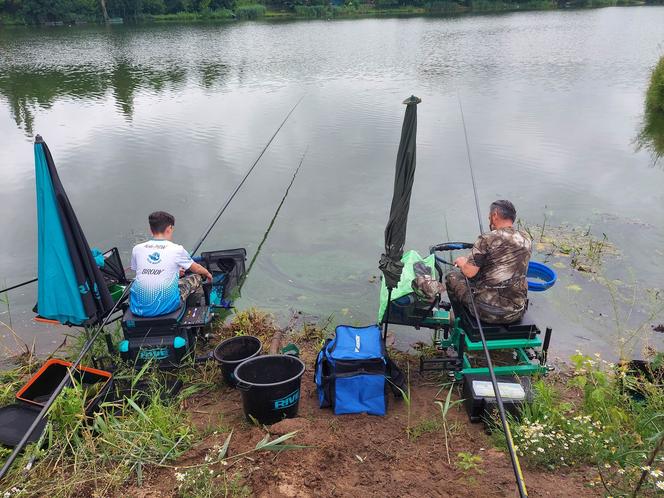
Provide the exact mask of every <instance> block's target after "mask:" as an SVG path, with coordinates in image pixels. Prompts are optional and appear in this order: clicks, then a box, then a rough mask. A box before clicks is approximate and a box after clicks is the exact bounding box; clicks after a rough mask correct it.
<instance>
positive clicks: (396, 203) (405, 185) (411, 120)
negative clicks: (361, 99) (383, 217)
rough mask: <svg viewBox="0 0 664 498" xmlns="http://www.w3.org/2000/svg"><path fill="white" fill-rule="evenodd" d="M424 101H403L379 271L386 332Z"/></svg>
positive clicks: (397, 276) (398, 272) (398, 274)
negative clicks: (384, 297) (420, 107)
mask: <svg viewBox="0 0 664 498" xmlns="http://www.w3.org/2000/svg"><path fill="white" fill-rule="evenodd" d="M420 102H422V99H420V98H419V97H415V96H414V95H412V96H410V97H409V98H407V99H406V100H404V101H403V103H404V104H406V114H405V116H404V120H403V127H402V128H401V140H400V142H399V151H398V152H397V162H396V170H395V172H394V193H393V194H392V206H391V207H390V218H389V220H388V222H387V226H386V227H385V253H383V254H382V255H381V257H380V262H379V264H378V268H380V270H381V271H382V272H383V276H384V278H385V285H386V287H387V290H388V299H387V308H386V310H387V311H386V312H385V315H386V318H385V320H384V323H385V333H386V332H387V322H388V319H389V313H390V300H391V296H392V289H394V288H395V287H396V286H397V285H398V283H399V279H400V278H401V271H402V270H403V263H402V262H401V258H402V256H403V249H404V245H405V243H406V227H407V225H408V210H409V208H410V194H411V192H412V190H413V180H414V178H415V162H416V161H415V149H416V138H417V104H419V103H420Z"/></svg>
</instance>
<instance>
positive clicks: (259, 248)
mask: <svg viewBox="0 0 664 498" xmlns="http://www.w3.org/2000/svg"><path fill="white" fill-rule="evenodd" d="M308 150H309V146H308V145H307V148H306V149H305V150H304V153H303V154H302V157H301V158H300V164H298V165H297V169H296V170H295V173H293V177H292V178H291V181H290V183H289V184H288V186H287V187H286V192H284V196H283V197H282V198H281V202H280V203H279V205H278V206H277V210H276V211H275V212H274V216H272V219H271V220H270V224H269V225H268V226H267V230H265V233H264V234H263V238H262V239H261V241H260V243H259V244H258V247H257V248H256V252H255V253H254V256H253V257H252V258H251V262H250V263H249V267H248V268H247V271H246V272H245V273H244V276H243V277H242V282H241V283H240V289H239V290H240V291H242V286H243V285H244V283H245V282H246V281H247V277H248V276H249V272H250V271H251V268H252V267H253V266H254V263H255V262H256V259H258V255H259V254H260V252H261V249H262V247H263V244H265V241H266V240H267V237H268V235H269V234H270V232H271V231H272V227H273V226H274V222H275V221H277V216H279V211H281V207H282V206H283V205H284V202H286V197H288V192H290V189H291V187H292V186H293V183H294V182H295V177H296V176H297V174H298V173H299V172H300V168H301V167H302V163H303V162H304V156H306V155H307V151H308Z"/></svg>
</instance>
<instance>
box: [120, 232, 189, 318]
mask: <svg viewBox="0 0 664 498" xmlns="http://www.w3.org/2000/svg"><path fill="white" fill-rule="evenodd" d="M193 262H194V261H193V260H192V259H191V256H189V253H188V252H187V251H186V250H185V248H184V247H182V246H181V245H178V244H174V243H173V242H170V241H168V240H148V241H147V242H144V243H142V244H138V245H137V246H134V249H133V250H132V252H131V269H132V270H134V271H135V272H136V280H135V281H134V283H133V285H132V286H131V294H130V296H131V298H130V300H129V301H130V303H129V307H130V309H131V312H132V313H133V314H134V315H139V316H159V315H165V314H167V313H171V312H173V311H175V310H176V309H178V307H179V306H180V290H179V288H178V279H179V277H180V269H182V270H188V269H189V267H190V266H191V264H192V263H193Z"/></svg>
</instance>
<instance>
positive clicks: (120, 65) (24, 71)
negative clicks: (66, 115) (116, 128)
mask: <svg viewBox="0 0 664 498" xmlns="http://www.w3.org/2000/svg"><path fill="white" fill-rule="evenodd" d="M199 71H200V72H201V76H200V78H201V80H202V85H203V86H204V87H206V88H210V87H212V86H213V85H214V84H216V83H217V82H218V81H220V80H222V79H223V76H224V75H225V74H226V70H225V66H224V65H222V64H208V65H204V66H202V67H201V68H200V69H199ZM186 81H187V70H186V69H184V68H182V67H178V66H177V65H175V64H173V65H171V66H169V67H167V68H164V69H161V68H159V69H156V68H149V67H144V66H139V65H136V64H133V63H131V62H127V61H124V60H120V61H116V62H115V63H114V64H113V65H112V66H111V68H110V69H105V68H103V67H95V66H74V67H63V68H47V69H46V68H39V67H37V68H34V67H32V68H23V67H11V68H8V69H7V70H5V71H3V72H2V74H0V95H2V96H3V97H5V99H6V100H7V102H8V107H9V109H10V112H11V114H12V117H13V118H14V121H15V122H16V125H17V126H18V127H19V128H21V129H22V130H23V131H24V132H25V134H26V135H28V136H32V135H34V129H33V124H34V116H35V114H36V113H38V111H39V109H40V108H41V109H48V108H50V107H51V106H52V105H53V104H55V103H56V102H57V101H59V100H61V99H68V98H72V99H83V100H88V101H89V100H100V99H103V98H105V96H106V94H107V93H108V92H109V90H110V91H111V93H112V95H113V97H114V99H115V102H116V107H117V108H118V109H119V110H120V112H122V114H124V115H125V116H126V117H127V118H128V119H131V118H132V115H133V110H134V100H135V98H136V95H137V94H138V93H140V92H143V91H148V92H152V93H161V92H163V91H164V90H165V89H167V88H168V89H174V90H177V89H181V88H183V87H184V86H185V84H186Z"/></svg>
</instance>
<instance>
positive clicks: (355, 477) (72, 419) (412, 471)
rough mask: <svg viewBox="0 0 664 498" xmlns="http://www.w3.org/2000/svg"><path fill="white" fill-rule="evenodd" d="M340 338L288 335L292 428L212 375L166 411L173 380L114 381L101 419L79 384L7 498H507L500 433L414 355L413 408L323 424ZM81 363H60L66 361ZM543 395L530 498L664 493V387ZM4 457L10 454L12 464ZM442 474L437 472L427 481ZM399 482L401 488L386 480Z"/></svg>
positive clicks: (580, 376)
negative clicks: (320, 395) (332, 353)
mask: <svg viewBox="0 0 664 498" xmlns="http://www.w3.org/2000/svg"><path fill="white" fill-rule="evenodd" d="M277 330H279V327H278V326H277V325H276V324H275V322H274V321H273V320H272V318H271V317H270V316H269V315H267V314H265V313H263V312H260V311H258V310H248V311H245V312H241V313H239V314H238V315H236V316H235V317H234V319H233V320H232V321H231V322H229V323H228V324H226V325H221V324H219V325H217V326H216V329H215V337H214V339H213V340H212V341H211V344H216V343H217V342H219V341H220V340H222V339H224V338H227V337H232V336H235V335H238V334H251V335H255V336H258V337H260V338H261V339H262V341H263V344H264V345H265V347H266V348H267V347H268V345H269V344H270V339H271V338H272V336H273V335H274V333H275V332H276V331H277ZM331 331H332V327H331V326H317V325H315V324H307V323H301V324H300V325H297V326H295V325H293V326H292V327H291V328H290V329H289V330H288V331H287V332H286V341H287V342H291V341H292V342H295V343H296V344H298V346H299V347H300V349H301V352H302V353H301V356H302V358H303V360H304V361H305V363H306V364H307V368H308V373H307V374H306V375H305V377H304V378H303V382H302V390H303V394H302V398H301V400H300V414H299V417H298V418H297V419H292V420H287V421H284V422H282V423H279V424H276V425H274V426H271V427H261V426H259V425H254V424H252V423H250V422H247V421H246V420H245V419H244V415H243V412H242V408H241V403H240V402H239V401H240V394H239V392H238V391H237V390H232V389H229V388H227V387H225V386H223V385H222V384H221V382H220V375H219V370H218V368H217V366H216V364H214V363H208V364H203V365H191V366H190V367H187V368H185V369H183V370H180V371H178V376H179V377H180V378H181V379H182V380H183V381H184V387H183V390H182V391H181V393H180V394H179V395H178V396H177V397H175V398H170V399H169V398H167V397H164V396H162V393H163V392H164V389H165V388H163V387H160V386H163V384H162V383H165V382H167V381H168V379H167V377H168V374H164V373H159V372H154V371H150V370H148V369H144V370H142V371H140V372H136V371H134V370H119V371H117V372H116V382H117V383H119V384H121V385H123V386H124V391H123V392H124V395H123V397H121V398H119V399H117V400H114V401H110V400H109V401H106V402H105V403H104V404H103V405H102V409H101V411H99V412H98V413H96V414H95V415H93V416H91V417H85V416H83V415H82V414H83V408H82V407H83V406H84V405H85V403H86V398H87V397H88V394H87V393H86V391H85V390H84V389H82V388H81V386H74V387H73V388H70V389H67V390H66V392H65V393H64V394H63V395H62V396H61V398H60V399H59V401H58V402H57V403H56V405H55V407H54V408H53V410H52V411H51V412H50V416H49V423H48V426H47V429H46V432H45V436H44V441H43V445H42V448H41V449H38V448H37V445H32V446H31V447H30V448H28V450H27V451H26V452H25V454H24V455H23V456H22V457H21V458H20V460H19V461H18V462H17V463H16V465H15V467H14V469H13V471H12V473H11V474H10V476H9V478H8V479H7V480H6V481H5V482H3V485H2V486H0V493H3V495H4V496H5V497H8V498H14V497H27V496H40V495H46V494H48V495H49V496H119V495H124V496H145V494H146V493H148V494H150V495H158V496H161V495H168V496H177V497H182V498H185V497H214V496H252V495H261V494H262V495H269V494H270V493H272V492H274V490H275V489H280V490H282V492H283V493H284V494H285V493H286V491H283V490H290V491H289V492H290V493H291V495H293V494H292V493H295V495H297V496H314V495H313V494H312V493H311V489H310V486H315V488H314V489H317V490H318V491H319V492H321V493H323V494H326V493H328V494H329V493H332V492H334V493H337V494H340V495H345V494H348V493H353V492H356V491H357V488H356V487H355V486H357V484H356V483H357V482H359V481H361V479H362V478H361V476H363V475H366V474H367V473H368V474H370V475H376V476H381V475H383V473H385V472H388V473H390V474H389V476H388V475H387V474H386V475H385V476H384V478H381V479H377V480H376V481H375V482H374V481H372V482H367V483H366V484H365V485H364V486H366V487H365V488H364V489H365V490H366V491H367V492H369V491H371V492H373V493H381V492H387V491H388V490H393V491H395V490H396V491H398V492H399V493H403V494H407V493H409V492H410V493H411V494H413V495H419V496H425V495H430V494H432V493H434V492H435V491H434V490H435V489H437V486H442V485H443V483H442V482H440V483H439V482H438V481H437V479H438V478H439V477H441V476H443V477H444V476H448V477H449V476H451V479H453V482H454V483H456V484H455V485H457V486H463V488H459V489H465V490H466V491H467V495H468V496H474V495H475V493H479V492H480V490H487V489H493V488H491V486H492V485H495V483H496V482H502V483H506V484H505V486H504V488H501V489H499V490H497V493H499V494H500V493H504V492H505V490H506V489H511V488H512V485H511V484H509V483H510V482H511V468H510V466H509V462H508V460H507V457H506V454H505V452H504V451H501V450H500V449H501V448H503V447H504V442H503V441H502V439H501V437H500V432H495V433H494V434H493V435H492V436H487V435H486V434H484V433H483V431H482V428H481V425H471V424H469V423H468V421H467V417H466V414H465V411H464V410H463V407H462V405H461V404H460V403H461V401H459V400H460V399H461V390H460V386H459V384H452V385H450V383H449V380H448V378H447V377H446V376H444V375H441V376H437V375H434V376H428V377H421V376H419V375H417V374H416V373H415V372H416V371H417V364H418V358H417V356H416V355H406V354H404V353H398V352H393V354H392V356H393V357H394V358H396V359H397V361H398V362H399V363H400V365H401V367H402V368H403V370H404V372H409V374H408V376H409V388H408V397H407V400H403V401H401V402H399V401H396V402H395V401H390V408H389V413H388V415H387V416H386V417H385V418H377V417H370V416H362V415H357V416H344V417H337V416H334V415H333V414H332V413H331V412H330V411H329V410H320V409H319V408H318V406H317V401H316V400H317V398H316V395H315V390H314V386H313V383H312V382H311V378H310V372H311V369H312V365H313V362H314V358H315V354H316V352H317V350H318V348H319V347H320V343H321V340H322V338H323V337H325V336H326V335H328V334H329V333H330V332H331ZM100 348H101V346H100ZM75 349H76V346H74V350H75ZM102 349H103V348H102ZM74 350H72V351H66V352H65V353H66V355H67V356H71V355H72V354H74V353H75V351H74ZM100 351H101V350H100ZM653 360H654V361H656V362H657V361H659V362H661V361H662V357H661V355H660V356H658V357H656V358H653ZM89 362H90V359H88V360H86V363H88V364H89ZM38 363H39V362H37V361H35V360H34V359H28V358H27V357H23V363H22V364H21V366H20V367H17V368H16V369H14V370H12V371H9V372H4V373H3V374H2V375H3V376H2V380H3V381H4V383H6V388H4V389H3V392H2V394H3V402H5V403H6V402H9V401H10V399H11V397H12V396H13V393H14V392H15V390H16V389H18V387H19V386H20V385H21V383H22V382H24V381H25V379H26V377H27V376H28V375H29V374H30V373H31V372H33V371H34V370H35V368H36V366H37V364H38ZM146 381H148V382H150V384H151V386H152V388H151V390H150V394H147V395H146V394H145V393H144V392H143V391H142V390H141V389H139V388H138V386H139V383H141V382H146ZM535 389H536V392H537V397H536V401H535V403H534V404H533V405H532V406H530V407H529V408H528V409H527V410H526V412H525V415H524V418H522V419H521V420H512V427H513V432H514V438H515V441H516V443H517V446H518V451H519V453H520V454H521V456H522V464H523V465H524V466H525V472H526V480H527V482H528V484H529V487H530V488H531V489H532V490H534V491H535V493H536V494H547V493H548V494H551V495H554V496H555V495H557V496H561V495H565V496H572V495H580V494H584V493H583V490H584V489H585V488H587V487H599V488H603V487H606V493H607V494H613V495H614V496H617V495H622V494H626V493H627V492H629V491H630V490H633V489H635V488H636V486H637V485H638V483H639V481H640V480H641V477H642V475H643V473H644V472H645V477H644V480H643V482H642V483H641V484H640V489H641V495H643V496H647V495H650V494H654V493H656V490H657V488H658V486H659V487H661V486H664V483H663V482H662V481H664V479H662V474H661V473H662V472H663V470H664V453H659V452H657V451H656V448H657V447H658V441H659V440H660V439H658V438H661V437H662V435H664V415H663V414H664V393H663V391H662V389H661V386H659V385H657V383H656V382H655V381H650V380H648V379H643V378H641V377H638V376H636V375H635V374H634V372H631V371H630V370H629V369H627V368H623V367H621V366H616V365H612V364H610V363H608V362H606V361H602V360H601V359H600V358H598V357H597V356H586V355H583V354H580V353H579V354H577V355H575V356H574V357H573V358H572V359H571V365H570V366H569V367H566V368H562V369H561V370H560V371H559V373H557V374H554V375H552V376H550V377H548V378H544V379H540V380H537V381H536V382H535ZM437 400H442V401H437ZM492 445H495V447H496V448H498V449H492ZM7 453H8V450H3V451H2V457H5V456H6V455H7ZM329 459H334V461H335V465H336V466H339V468H340V469H341V470H340V471H342V472H343V474H344V475H346V476H347V481H348V482H347V483H332V482H330V481H329V480H328V479H324V478H322V477H317V476H319V474H320V471H321V468H320V462H321V461H327V460H329ZM33 460H34V461H33ZM31 461H33V463H32V464H31V463H30V462H31ZM414 462H417V463H416V464H415V463H414ZM26 467H29V468H30V470H29V471H26V470H25V469H26ZM434 467H435V468H436V469H438V471H437V472H435V473H433V474H430V473H427V472H428V471H427V469H432V468H434ZM386 469H387V470H386ZM393 471H394V472H398V475H399V476H400V477H398V478H394V477H390V476H392V474H391V473H392V472H393ZM444 483H448V480H447V477H445V478H444ZM348 486H350V487H348ZM266 493H267V494H266ZM486 496H493V495H492V494H491V493H489V494H488V495H486Z"/></svg>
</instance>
